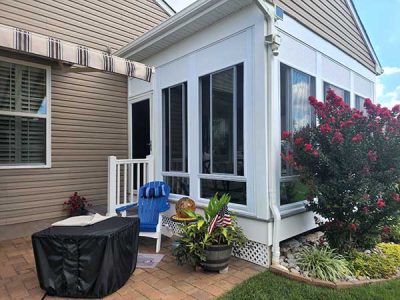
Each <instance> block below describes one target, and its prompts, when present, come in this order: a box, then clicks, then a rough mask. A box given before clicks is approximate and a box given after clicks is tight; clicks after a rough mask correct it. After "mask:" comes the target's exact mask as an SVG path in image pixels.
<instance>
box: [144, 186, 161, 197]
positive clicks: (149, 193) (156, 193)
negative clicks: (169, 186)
mask: <svg viewBox="0 0 400 300" xmlns="http://www.w3.org/2000/svg"><path fill="white" fill-rule="evenodd" d="M142 193H143V194H142V195H141V196H142V197H143V198H158V197H164V196H166V192H165V186H164V185H161V186H158V187H147V188H145V189H143V190H142Z"/></svg>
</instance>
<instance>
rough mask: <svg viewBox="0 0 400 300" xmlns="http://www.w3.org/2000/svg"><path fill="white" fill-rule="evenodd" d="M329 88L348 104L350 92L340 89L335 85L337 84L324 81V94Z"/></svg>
mask: <svg viewBox="0 0 400 300" xmlns="http://www.w3.org/2000/svg"><path fill="white" fill-rule="evenodd" d="M330 89H331V90H333V91H334V92H335V94H336V95H338V96H339V97H341V98H342V99H343V100H344V102H346V103H347V104H348V105H350V92H348V91H346V90H344V89H342V88H340V87H337V86H335V85H333V84H330V83H327V82H324V91H325V95H327V94H328V91H329V90H330Z"/></svg>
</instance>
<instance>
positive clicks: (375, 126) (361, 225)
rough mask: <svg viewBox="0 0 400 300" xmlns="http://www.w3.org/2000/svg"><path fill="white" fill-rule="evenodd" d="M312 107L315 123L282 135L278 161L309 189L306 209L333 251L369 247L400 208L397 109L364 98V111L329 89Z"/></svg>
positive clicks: (399, 111) (312, 100)
mask: <svg viewBox="0 0 400 300" xmlns="http://www.w3.org/2000/svg"><path fill="white" fill-rule="evenodd" d="M310 104H311V105H312V107H313V110H314V111H315V114H316V117H317V122H316V124H315V125H308V126H306V127H303V128H302V129H300V130H298V131H296V132H294V133H288V132H285V133H284V134H283V147H284V151H283V154H282V157H283V159H284V160H285V161H286V162H288V163H289V164H291V165H292V166H293V167H294V168H295V169H296V170H297V171H298V173H299V174H300V180H301V181H302V182H303V183H304V184H306V185H307V187H308V188H309V191H310V193H309V196H308V201H309V203H308V208H309V209H310V210H312V211H314V212H315V213H317V214H318V215H319V216H320V217H322V218H319V219H316V221H317V223H318V224H320V225H323V227H322V230H324V232H325V236H326V238H327V240H328V242H329V244H330V246H331V247H332V248H336V249H338V250H339V252H345V251H348V250H351V249H354V248H369V247H373V246H375V244H376V243H378V242H379V238H380V236H381V233H382V232H384V231H386V232H387V231H389V230H390V226H391V225H392V224H393V223H395V221H396V219H397V217H398V215H399V210H400V191H399V188H398V183H399V182H400V105H397V106H395V107H394V108H393V109H388V108H385V107H381V106H380V105H375V104H373V103H372V102H371V100H369V99H366V100H365V110H366V112H364V111H360V110H357V109H351V108H350V107H349V105H347V104H346V103H345V102H344V101H343V99H342V98H340V97H339V96H337V95H335V93H334V92H333V91H332V90H330V91H329V92H328V95H327V98H326V101H325V102H320V101H318V100H317V99H315V97H310ZM321 220H322V221H321Z"/></svg>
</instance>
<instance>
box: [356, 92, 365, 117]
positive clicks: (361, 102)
mask: <svg viewBox="0 0 400 300" xmlns="http://www.w3.org/2000/svg"><path fill="white" fill-rule="evenodd" d="M364 102H365V98H364V97H361V96H358V95H356V108H357V109H358V110H361V111H362V112H364V113H365V114H366V113H367V110H366V109H365V107H364Z"/></svg>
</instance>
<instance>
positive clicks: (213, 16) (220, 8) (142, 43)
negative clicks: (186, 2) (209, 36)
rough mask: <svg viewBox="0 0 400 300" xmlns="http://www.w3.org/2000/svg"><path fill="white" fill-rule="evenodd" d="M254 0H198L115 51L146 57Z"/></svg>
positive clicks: (126, 54) (138, 58) (126, 56)
mask: <svg viewBox="0 0 400 300" xmlns="http://www.w3.org/2000/svg"><path fill="white" fill-rule="evenodd" d="M252 2H253V0H198V1H196V2H194V3H193V4H191V5H190V6H188V7H186V8H185V9H184V10H182V11H180V12H178V13H176V14H175V15H173V16H172V17H170V18H169V19H167V20H166V21H164V22H163V23H161V24H160V25H158V26H156V27H154V28H153V29H152V30H150V31H148V32H147V33H145V34H144V35H142V36H140V37H139V38H137V39H136V40H134V41H132V42H130V43H129V44H127V45H126V46H124V47H122V48H121V49H119V50H118V51H117V52H115V53H114V54H115V55H118V56H121V57H125V58H128V57H135V59H136V60H138V61H142V60H144V59H146V58H147V57H150V56H152V55H154V54H156V53H158V52H160V51H162V50H163V49H165V48H167V47H169V46H171V45H173V44H174V43H176V42H178V41H180V40H182V39H184V38H186V37H188V36H190V35H192V34H194V33H195V32H198V31H200V30H202V29H204V28H206V27H208V26H210V25H211V24H213V23H215V22H217V21H218V20H220V19H222V18H224V17H226V16H228V15H230V14H232V13H234V12H236V11H238V10H240V9H241V8H243V7H245V6H248V5H249V4H251V3H252Z"/></svg>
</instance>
